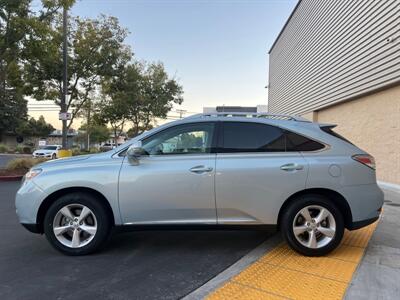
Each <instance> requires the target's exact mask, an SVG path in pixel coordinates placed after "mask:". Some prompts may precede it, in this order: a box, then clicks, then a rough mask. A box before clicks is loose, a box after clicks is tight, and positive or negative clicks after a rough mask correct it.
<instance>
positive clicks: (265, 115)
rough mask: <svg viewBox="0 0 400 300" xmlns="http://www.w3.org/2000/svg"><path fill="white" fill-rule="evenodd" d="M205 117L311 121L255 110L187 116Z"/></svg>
mask: <svg viewBox="0 0 400 300" xmlns="http://www.w3.org/2000/svg"><path fill="white" fill-rule="evenodd" d="M204 117H245V118H267V119H274V120H288V121H297V122H308V123H311V121H310V120H307V119H305V118H303V117H300V116H291V115H285V114H270V113H253V112H236V111H235V112H211V113H202V114H196V115H192V116H189V117H187V118H190V119H196V118H204Z"/></svg>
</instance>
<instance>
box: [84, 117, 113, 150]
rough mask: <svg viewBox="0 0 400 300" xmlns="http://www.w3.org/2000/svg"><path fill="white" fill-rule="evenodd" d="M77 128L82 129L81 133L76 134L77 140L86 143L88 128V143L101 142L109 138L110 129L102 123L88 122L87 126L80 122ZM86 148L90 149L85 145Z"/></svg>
mask: <svg viewBox="0 0 400 300" xmlns="http://www.w3.org/2000/svg"><path fill="white" fill-rule="evenodd" d="M79 130H81V131H84V133H83V134H79V135H78V140H79V141H82V142H84V143H85V144H87V142H88V138H87V135H86V132H87V131H88V130H89V132H90V142H89V144H90V143H101V142H105V141H107V140H108V139H109V138H110V129H108V128H107V126H105V125H102V124H96V123H93V122H92V123H90V125H89V128H88V126H87V124H82V125H81V127H80V128H79ZM86 148H87V150H88V149H90V145H89V147H86Z"/></svg>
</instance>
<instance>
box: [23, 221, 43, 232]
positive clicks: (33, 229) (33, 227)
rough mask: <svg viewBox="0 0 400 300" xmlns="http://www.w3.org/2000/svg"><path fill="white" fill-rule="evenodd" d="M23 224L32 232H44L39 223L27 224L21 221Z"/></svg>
mask: <svg viewBox="0 0 400 300" xmlns="http://www.w3.org/2000/svg"><path fill="white" fill-rule="evenodd" d="M21 225H22V226H24V227H25V228H26V229H27V230H28V231H30V232H32V233H43V232H42V230H41V229H40V227H39V225H38V224H36V223H34V224H25V223H21Z"/></svg>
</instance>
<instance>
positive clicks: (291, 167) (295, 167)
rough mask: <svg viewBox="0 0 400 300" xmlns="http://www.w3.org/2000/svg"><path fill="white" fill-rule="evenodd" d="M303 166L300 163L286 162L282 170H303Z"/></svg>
mask: <svg viewBox="0 0 400 300" xmlns="http://www.w3.org/2000/svg"><path fill="white" fill-rule="evenodd" d="M303 168H304V167H303V166H302V165H299V164H286V165H283V166H281V170H282V171H296V170H303Z"/></svg>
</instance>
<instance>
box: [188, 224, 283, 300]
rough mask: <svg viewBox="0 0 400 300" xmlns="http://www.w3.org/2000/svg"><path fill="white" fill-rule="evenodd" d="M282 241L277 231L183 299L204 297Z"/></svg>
mask: <svg viewBox="0 0 400 300" xmlns="http://www.w3.org/2000/svg"><path fill="white" fill-rule="evenodd" d="M281 242H282V237H281V234H280V232H276V233H275V234H274V235H272V236H271V237H269V238H268V239H267V240H266V241H264V242H263V243H262V244H261V245H259V246H258V247H256V248H255V249H253V250H252V251H250V252H249V253H248V254H246V255H245V256H243V257H242V258H241V259H239V260H238V261H237V262H236V263H234V264H233V265H231V266H230V267H228V268H227V269H225V270H224V271H222V272H221V273H219V274H218V275H216V276H215V277H214V278H212V279H210V280H209V281H207V282H206V283H205V284H203V285H202V286H200V287H199V288H197V289H196V290H194V291H192V292H191V293H190V294H188V295H186V296H185V297H183V298H182V300H198V299H204V298H206V297H207V295H208V294H210V293H211V292H212V291H214V290H215V289H217V288H218V287H220V286H222V285H223V284H224V283H225V282H226V281H228V280H229V279H231V278H232V277H233V276H235V275H237V274H239V273H240V272H242V271H243V270H244V269H246V268H247V267H248V266H249V265H251V264H252V263H254V262H255V261H257V260H258V259H259V258H260V257H261V256H263V255H264V254H266V253H267V252H269V251H271V250H272V249H274V248H275V247H276V246H277V245H279V244H280V243H281Z"/></svg>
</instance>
